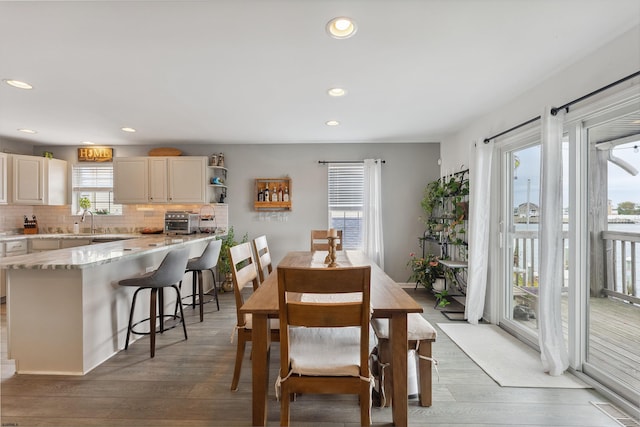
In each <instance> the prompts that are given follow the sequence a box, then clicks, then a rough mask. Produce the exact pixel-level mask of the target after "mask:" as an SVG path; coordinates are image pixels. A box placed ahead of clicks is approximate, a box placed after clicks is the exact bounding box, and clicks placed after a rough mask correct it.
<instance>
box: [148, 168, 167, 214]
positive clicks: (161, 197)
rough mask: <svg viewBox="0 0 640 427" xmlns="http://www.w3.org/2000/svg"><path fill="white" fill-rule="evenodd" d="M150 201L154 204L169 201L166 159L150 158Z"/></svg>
mask: <svg viewBox="0 0 640 427" xmlns="http://www.w3.org/2000/svg"><path fill="white" fill-rule="evenodd" d="M149 201H150V202H152V203H167V202H168V201H169V193H168V187H167V158H166V157H151V158H149Z"/></svg>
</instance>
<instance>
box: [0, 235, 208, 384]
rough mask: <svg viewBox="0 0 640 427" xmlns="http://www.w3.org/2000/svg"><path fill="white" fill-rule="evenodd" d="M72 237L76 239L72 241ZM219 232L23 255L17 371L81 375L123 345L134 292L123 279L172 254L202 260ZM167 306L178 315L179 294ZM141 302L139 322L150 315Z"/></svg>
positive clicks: (12, 320)
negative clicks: (179, 251) (182, 251)
mask: <svg viewBox="0 0 640 427" xmlns="http://www.w3.org/2000/svg"><path fill="white" fill-rule="evenodd" d="M70 238H71V236H70ZM213 238H215V236H214V235H208V234H207V235H204V234H203V235H200V234H194V235H184V236H165V235H150V236H146V237H135V238H130V239H126V240H117V241H113V242H108V243H99V244H91V245H85V246H77V247H71V248H66V249H58V250H54V251H47V252H39V253H33V254H28V255H20V256H15V257H11V258H7V259H5V260H3V261H0V268H3V269H6V273H7V345H8V357H9V359H14V360H15V364H16V372H17V373H20V374H65V375H84V374H86V373H87V372H89V371H90V370H91V369H93V368H95V367H96V366H98V365H99V364H101V363H102V362H104V361H105V360H107V359H108V358H109V357H111V356H113V355H114V354H115V353H117V352H118V351H119V350H120V349H122V348H124V343H125V337H126V332H127V322H128V316H129V309H130V307H131V299H132V296H133V292H134V289H130V288H121V287H120V286H119V285H118V282H119V281H120V280H122V279H125V278H128V277H133V276H136V275H138V274H142V273H145V272H147V271H151V270H154V269H155V268H157V267H158V265H159V264H160V262H161V261H162V259H163V258H164V257H165V255H166V254H167V252H168V251H169V250H171V249H174V248H178V247H184V246H187V247H189V249H190V257H196V256H199V255H200V254H201V253H202V251H203V250H204V248H205V246H206V244H207V243H208V241H209V240H210V239H213ZM166 294H167V295H166V296H167V298H165V306H166V310H167V311H171V312H173V307H174V304H175V300H176V299H175V293H174V292H167V293H166ZM148 304H149V302H148V299H147V298H139V301H138V302H137V304H136V312H137V313H136V317H134V321H136V320H140V319H142V318H144V317H148V315H147V316H145V314H146V313H148V311H149V306H148Z"/></svg>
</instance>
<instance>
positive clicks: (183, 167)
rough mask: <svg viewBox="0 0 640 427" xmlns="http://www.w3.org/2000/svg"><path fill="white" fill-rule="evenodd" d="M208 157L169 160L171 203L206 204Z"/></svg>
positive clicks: (171, 158)
mask: <svg viewBox="0 0 640 427" xmlns="http://www.w3.org/2000/svg"><path fill="white" fill-rule="evenodd" d="M206 170H207V158H206V157H170V158H169V167H168V171H169V176H168V178H169V181H168V182H169V184H168V186H169V202H170V203H206V189H207V187H206V181H207V173H206Z"/></svg>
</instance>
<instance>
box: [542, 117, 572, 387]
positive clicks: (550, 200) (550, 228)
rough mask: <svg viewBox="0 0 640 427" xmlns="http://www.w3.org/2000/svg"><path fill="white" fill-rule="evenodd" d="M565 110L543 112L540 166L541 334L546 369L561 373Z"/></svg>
mask: <svg viewBox="0 0 640 427" xmlns="http://www.w3.org/2000/svg"><path fill="white" fill-rule="evenodd" d="M563 121H564V112H559V113H558V114H557V115H556V116H552V115H551V113H550V109H549V108H545V111H544V113H543V114H542V159H541V162H540V163H541V166H540V189H541V192H540V245H539V249H538V250H539V255H538V256H539V259H540V290H539V295H540V296H539V306H538V307H539V311H540V312H539V316H538V317H539V322H538V330H539V331H538V338H539V341H540V357H541V359H542V365H543V367H544V370H545V372H548V373H549V374H550V375H561V374H562V373H563V372H564V371H565V370H566V369H567V368H568V367H569V356H568V354H567V349H566V347H565V343H564V335H563V333H562V312H561V307H560V296H561V291H562V287H563V285H564V283H563V282H564V271H563V267H562V264H563V262H562V261H563V252H564V248H563V243H562V126H563Z"/></svg>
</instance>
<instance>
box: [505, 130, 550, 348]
mask: <svg viewBox="0 0 640 427" xmlns="http://www.w3.org/2000/svg"><path fill="white" fill-rule="evenodd" d="M534 140H538V141H534V142H533V143H532V142H531V141H530V140H529V141H526V142H525V143H527V145H524V146H523V144H520V146H519V147H517V148H511V149H506V150H504V151H503V165H504V170H503V174H502V176H503V177H504V178H503V183H502V184H503V185H502V188H503V195H502V201H503V209H504V210H503V212H504V215H503V218H504V220H503V230H504V232H505V234H506V239H505V248H504V249H505V250H504V252H503V271H504V272H505V274H504V278H505V280H504V288H503V291H504V292H503V295H504V298H503V299H502V302H503V307H502V310H501V312H502V319H501V322H502V323H506V326H508V327H509V326H510V327H511V328H512V329H514V328H515V329H519V330H521V331H523V332H524V333H525V334H527V335H533V336H537V328H538V314H537V309H538V273H539V269H538V220H539V218H540V217H539V205H540V203H539V200H540V150H541V146H540V144H539V137H538V136H537V135H536V136H535V138H534Z"/></svg>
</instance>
